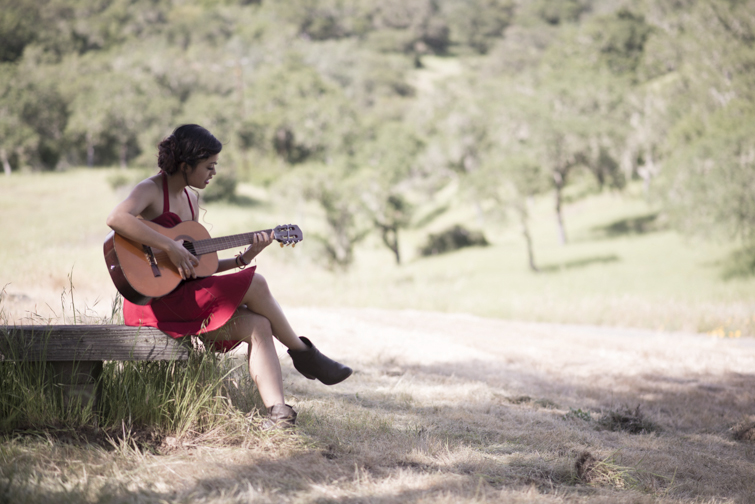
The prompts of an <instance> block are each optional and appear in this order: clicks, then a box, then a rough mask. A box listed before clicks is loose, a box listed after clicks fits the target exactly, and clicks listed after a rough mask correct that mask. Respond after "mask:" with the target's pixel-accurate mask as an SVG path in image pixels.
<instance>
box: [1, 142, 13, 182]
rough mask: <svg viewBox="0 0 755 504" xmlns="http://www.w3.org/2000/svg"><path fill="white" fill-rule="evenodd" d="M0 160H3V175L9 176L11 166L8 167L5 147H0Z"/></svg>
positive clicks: (8, 162)
mask: <svg viewBox="0 0 755 504" xmlns="http://www.w3.org/2000/svg"><path fill="white" fill-rule="evenodd" d="M0 160H2V162H3V171H5V176H6V177H10V172H11V167H10V161H8V152H6V150H5V147H3V148H0Z"/></svg>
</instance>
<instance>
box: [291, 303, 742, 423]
mask: <svg viewBox="0 0 755 504" xmlns="http://www.w3.org/2000/svg"><path fill="white" fill-rule="evenodd" d="M289 314H290V317H291V319H292V321H293V324H294V327H297V328H298V329H299V330H300V331H302V333H303V334H307V335H309V336H311V337H312V338H313V339H314V341H317V342H319V344H320V346H323V347H327V348H329V349H330V351H331V353H333V354H337V355H338V356H340V357H342V358H343V359H344V360H346V361H349V362H357V363H363V365H366V366H369V365H373V364H375V363H378V362H388V361H390V362H393V363H395V365H397V366H412V367H422V368H428V369H433V370H434V372H437V373H440V374H446V375H455V376H460V377H464V378H466V379H468V380H479V381H484V382H487V383H495V384H497V385H499V386H504V387H505V389H507V390H508V391H509V392H511V394H526V395H538V396H553V399H554V400H555V399H559V401H560V402H563V401H565V400H566V401H572V400H573V401H576V402H580V401H584V400H585V398H586V396H587V397H588V398H592V399H591V401H594V400H597V399H601V400H604V401H605V400H610V399H613V400H614V401H625V402H626V401H630V402H638V401H639V402H643V403H650V404H652V403H653V402H655V401H657V400H658V396H659V395H668V394H687V395H690V396H699V397H701V398H702V397H704V396H707V395H711V396H712V397H714V398H715V400H713V401H709V400H706V401H704V403H703V404H701V405H700V408H701V409H702V410H705V409H707V408H714V403H716V404H718V403H721V406H722V407H725V403H726V402H727V401H728V400H731V401H733V404H738V405H740V406H741V408H739V407H737V408H734V410H732V411H731V412H730V413H731V414H735V415H736V414H737V413H738V414H755V401H752V399H753V398H755V396H754V395H753V393H754V391H753V387H752V386H751V385H753V383H755V340H752V339H720V338H715V337H712V336H707V335H698V334H683V333H662V332H654V331H644V330H632V329H619V328H610V327H595V326H577V325H562V324H544V323H525V322H510V321H504V320H496V319H485V318H480V317H475V316H470V315H460V314H441V313H426V312H417V311H400V312H395V311H381V310H369V309H366V310H354V309H320V308H317V309H307V308H299V309H294V310H289ZM598 396H600V397H598ZM722 398H726V399H724V400H722ZM748 399H749V400H750V404H749V408H748V407H746V404H745V403H746V402H747V400H748ZM583 406H589V404H583ZM714 409H715V408H714ZM735 412H736V413H735ZM698 413H700V410H699V409H698ZM719 413H721V412H719ZM723 413H724V414H725V412H723ZM725 416H727V415H726V414H725Z"/></svg>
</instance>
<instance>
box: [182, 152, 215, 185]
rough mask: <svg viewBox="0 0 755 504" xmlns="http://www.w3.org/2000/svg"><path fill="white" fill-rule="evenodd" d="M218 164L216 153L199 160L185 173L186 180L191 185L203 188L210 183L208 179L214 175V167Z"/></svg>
mask: <svg viewBox="0 0 755 504" xmlns="http://www.w3.org/2000/svg"><path fill="white" fill-rule="evenodd" d="M217 164H218V154H215V155H214V156H210V157H208V158H207V159H203V160H201V161H200V162H199V163H197V166H196V167H195V168H194V169H193V170H191V168H189V170H190V171H189V172H188V173H187V174H186V180H187V182H188V183H189V185H190V186H191V187H195V188H197V189H204V188H205V187H207V184H209V183H210V179H211V178H212V177H214V176H215V167H216V166H217Z"/></svg>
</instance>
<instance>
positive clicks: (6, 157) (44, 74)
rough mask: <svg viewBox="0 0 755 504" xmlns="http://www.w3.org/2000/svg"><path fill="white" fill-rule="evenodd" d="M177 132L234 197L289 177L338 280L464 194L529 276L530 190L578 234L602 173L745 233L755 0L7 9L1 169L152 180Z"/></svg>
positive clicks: (119, 4) (96, 4) (749, 203)
mask: <svg viewBox="0 0 755 504" xmlns="http://www.w3.org/2000/svg"><path fill="white" fill-rule="evenodd" d="M184 122H195V123H199V124H202V125H204V126H205V127H207V128H209V129H210V130H211V131H212V132H213V133H214V134H215V135H216V136H217V137H218V138H219V139H221V141H223V142H224V144H225V147H224V151H223V158H222V169H223V170H227V171H228V178H227V180H226V181H227V183H226V184H224V187H225V188H226V190H227V191H230V192H231V193H232V192H233V190H234V188H235V187H236V181H237V180H242V181H246V182H251V183H254V184H258V185H267V186H269V185H271V184H273V185H274V184H276V183H278V182H279V181H281V180H285V181H286V182H287V183H288V184H289V185H291V186H293V187H296V188H297V190H298V193H299V195H301V196H302V197H305V198H307V199H309V200H311V201H315V202H317V203H318V204H319V205H320V206H321V208H322V210H323V213H324V215H325V218H326V221H327V226H328V232H327V233H322V235H321V236H319V240H320V242H321V243H322V245H323V247H324V250H325V252H326V254H327V256H328V257H329V258H330V260H331V262H332V264H333V265H336V266H348V264H349V263H350V262H351V261H352V259H353V246H354V244H355V243H357V242H358V241H359V240H361V239H362V238H363V237H364V236H365V235H366V234H368V233H371V232H375V233H377V234H378V235H379V236H380V237H381V238H382V241H383V243H384V244H385V246H386V247H388V248H389V249H390V250H391V251H392V252H393V254H394V255H395V259H396V261H397V262H399V263H400V262H401V255H400V252H399V250H400V246H399V243H400V240H399V238H400V233H401V231H402V229H406V228H407V226H410V225H411V223H412V222H414V221H416V219H417V218H420V217H419V216H418V213H417V209H418V208H419V207H420V206H422V205H425V206H427V205H428V203H432V201H433V195H434V194H435V193H436V192H437V191H439V190H441V189H442V188H443V187H445V186H447V185H448V184H458V185H459V187H461V188H462V190H461V191H460V194H464V195H466V197H468V198H469V199H470V200H472V201H474V202H475V204H476V205H477V206H478V208H479V210H480V212H481V214H489V213H493V214H497V215H498V216H500V217H503V216H504V215H505V214H511V215H512V216H516V220H517V222H518V223H519V224H520V225H521V228H522V233H523V235H524V237H525V239H526V242H527V245H528V250H529V251H530V254H529V257H530V268H532V269H537V266H536V264H535V262H534V259H533V254H532V243H531V239H530V238H529V231H528V224H527V223H528V210H527V208H528V203H527V202H528V200H529V199H531V198H532V197H534V196H537V195H541V194H544V193H548V192H552V193H553V195H554V204H553V209H554V219H555V221H556V223H557V229H558V231H559V240H560V241H561V242H562V243H567V242H568V240H569V236H568V234H567V232H566V229H567V227H566V225H565V224H564V215H563V212H562V208H563V204H564V202H565V198H566V196H565V194H566V193H565V191H566V190H567V188H568V187H569V186H570V185H572V184H574V183H575V182H574V181H579V180H585V177H588V178H591V179H593V180H594V187H596V188H597V189H596V190H606V191H622V190H623V189H624V188H625V187H626V186H627V184H628V183H630V182H631V181H633V180H637V181H642V183H643V184H644V188H645V197H646V198H650V199H652V200H653V201H655V202H657V203H659V204H660V205H661V207H662V209H663V213H664V218H665V219H668V221H669V222H671V223H672V224H674V225H676V226H678V227H679V228H680V229H683V230H685V231H695V232H703V233H721V232H723V233H728V235H729V236H736V237H738V238H740V239H742V240H743V241H744V243H751V241H752V240H753V238H755V180H754V177H753V173H754V172H755V170H754V168H755V135H754V133H755V1H754V0H674V1H668V0H384V1H383V2H371V1H368V0H277V1H275V2H272V1H262V0H257V1H255V0H198V1H193V2H192V1H181V0H173V1H156V0H4V1H3V2H2V8H0V163H2V166H3V169H4V172H5V174H6V175H8V176H13V173H14V172H16V171H44V170H65V169H66V168H67V167H71V166H89V167H93V168H96V167H102V166H113V165H117V166H121V167H122V168H124V169H126V168H140V169H143V168H144V167H152V166H154V165H155V146H156V144H157V143H158V142H159V140H160V139H161V138H162V137H164V136H165V135H167V134H169V133H170V131H171V130H172V129H173V128H174V127H175V126H176V125H178V124H180V123H184ZM292 180H296V183H295V184H291V181H292ZM213 190H214V191H215V193H213V194H211V195H209V196H211V197H212V198H215V199H226V200H229V201H232V200H233V197H232V194H230V195H229V194H224V193H223V191H222V190H221V188H214V189H213ZM570 194H571V196H570V197H572V198H576V197H579V196H578V195H579V194H582V193H580V192H579V191H572V192H571V193H570ZM575 195H576V196H575ZM457 231H458V233H457V234H459V233H461V234H460V235H463V234H464V232H465V231H463V230H462V231H459V230H457Z"/></svg>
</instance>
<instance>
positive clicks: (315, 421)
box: [0, 309, 755, 504]
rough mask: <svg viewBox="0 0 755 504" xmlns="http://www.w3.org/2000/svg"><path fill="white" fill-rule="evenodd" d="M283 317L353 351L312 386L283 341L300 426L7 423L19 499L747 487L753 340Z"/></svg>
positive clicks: (447, 498)
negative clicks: (119, 429) (146, 443)
mask: <svg viewBox="0 0 755 504" xmlns="http://www.w3.org/2000/svg"><path fill="white" fill-rule="evenodd" d="M291 317H292V320H293V322H294V324H295V326H296V327H299V328H300V329H301V330H302V332H303V333H304V334H307V335H308V336H310V337H311V338H312V339H313V341H316V342H317V344H318V345H319V346H320V348H322V349H323V350H324V351H326V352H327V353H329V354H331V355H333V356H335V357H337V358H339V359H342V360H344V361H346V362H348V363H349V364H351V365H353V366H354V367H355V369H356V373H355V374H354V376H353V377H352V378H350V379H349V380H347V381H346V382H344V383H343V384H341V385H338V386H336V387H332V388H331V387H324V386H322V385H320V384H318V383H315V382H311V381H308V380H305V379H304V378H302V377H301V376H300V375H298V374H297V373H295V371H293V369H292V367H291V366H290V364H289V361H288V359H286V358H283V365H284V380H285V384H286V389H287V391H288V400H289V402H291V403H292V404H294V405H295V407H296V408H297V410H298V411H299V413H300V416H299V426H298V428H297V430H296V432H295V433H293V434H283V433H276V434H273V435H272V436H266V435H263V434H260V433H259V432H257V431H255V430H251V431H250V433H249V435H248V437H247V438H246V443H245V445H244V447H243V448H241V447H240V446H237V447H235V448H234V447H229V446H223V443H222V439H223V436H222V435H218V436H217V437H216V438H215V439H214V440H213V439H205V440H197V439H191V438H186V439H182V440H179V439H176V440H170V441H165V440H163V441H162V443H163V444H166V443H167V444H169V445H170V446H167V447H165V446H163V445H160V446H158V447H157V450H154V451H152V450H149V449H145V448H143V447H142V448H140V447H139V445H138V444H137V445H136V447H134V445H133V444H132V445H128V446H122V447H121V448H119V450H111V451H107V450H104V449H98V448H82V447H79V446H78V445H70V444H66V443H60V442H54V443H53V442H50V441H47V440H44V439H42V440H31V439H29V438H19V439H16V440H9V441H7V442H6V443H4V444H3V445H2V448H1V450H2V452H0V453H2V455H1V456H0V468H1V470H2V474H3V479H4V481H6V482H7V481H8V480H9V473H13V471H15V473H13V474H15V476H14V479H13V480H12V481H13V483H12V484H11V485H10V488H11V489H12V490H13V491H14V492H16V493H15V494H13V495H21V494H23V495H26V496H27V497H25V498H24V499H22V500H20V501H21V502H23V501H24V500H25V501H26V502H42V501H49V500H51V499H52V500H55V501H56V502H97V501H105V502H154V503H158V502H162V501H170V502H207V503H231V502H234V503H235V502H290V503H300V502H312V503H325V502H333V503H336V502H337V503H357V502H367V503H378V504H382V503H389V502H390V503H394V502H398V503H408V502H412V503H414V502H428V503H429V502H449V503H450V502H464V503H483V502H501V501H504V502H523V503H534V502H547V503H566V502H591V503H597V502H617V503H630V502H631V503H636V502H648V503H649V502H710V503H713V502H717V503H719V502H732V503H734V502H750V501H751V497H752V495H755V479H753V478H752V475H753V470H754V469H755V464H754V463H753V451H752V447H753V444H752V442H751V441H747V440H746V439H743V438H741V437H740V438H738V436H740V434H737V433H738V432H748V431H747V429H746V428H743V427H738V426H744V425H749V426H750V427H751V426H752V421H753V419H755V416H753V415H754V414H755V411H753V404H755V376H753V375H752V372H751V370H752V369H753V365H755V345H753V344H752V343H751V342H750V341H749V340H720V339H718V338H712V337H702V336H696V335H684V334H674V335H671V334H664V333H652V332H641V331H636V332H622V331H612V330H606V329H595V330H589V328H587V329H586V328H577V327H564V326H555V325H540V324H523V323H511V322H505V321H498V320H489V319H481V318H475V317H471V316H460V315H439V314H428V313H421V312H410V311H409V312H392V311H379V310H343V309H341V310H334V309H331V310H315V309H296V310H292V311H291ZM626 405H632V406H631V407H627V406H626ZM638 405H639V409H638ZM572 411H581V412H583V413H586V415H573V414H572V415H569V413H570V412H572ZM610 413H615V414H617V415H622V416H621V417H620V419H624V417H629V418H630V420H631V421H630V422H629V424H630V425H633V423H634V424H636V423H638V422H639V423H643V424H646V425H652V426H654V428H655V429H654V430H653V432H647V431H648V430H649V429H644V430H645V431H644V432H642V430H639V432H638V429H629V431H628V430H626V429H616V430H609V429H607V428H605V426H604V425H601V420H600V419H601V418H606V417H610ZM624 421H625V420H621V421H620V422H618V425H623V422H624ZM748 422H749V423H748ZM748 428H749V427H748ZM126 444H127V443H122V445H126ZM161 446H162V448H161ZM158 451H159V452H160V453H162V454H158ZM585 453H587V454H589V456H587V455H585ZM580 461H581V462H580ZM0 486H1V485H0Z"/></svg>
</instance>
